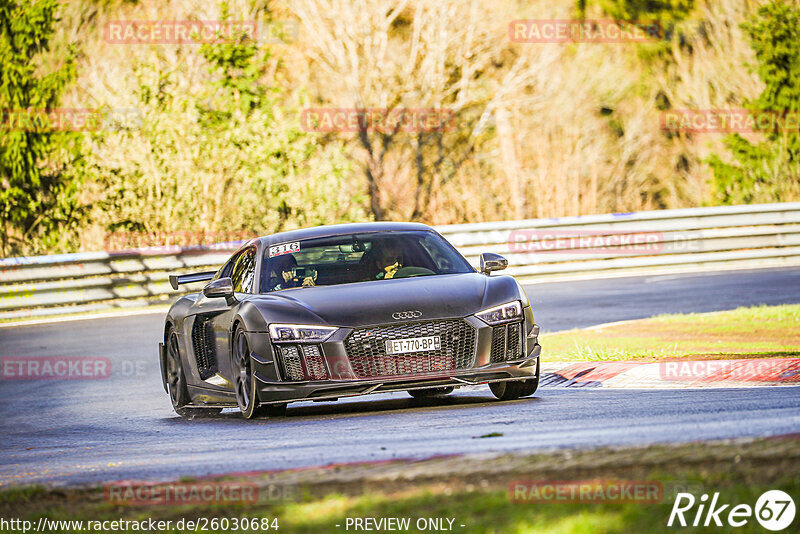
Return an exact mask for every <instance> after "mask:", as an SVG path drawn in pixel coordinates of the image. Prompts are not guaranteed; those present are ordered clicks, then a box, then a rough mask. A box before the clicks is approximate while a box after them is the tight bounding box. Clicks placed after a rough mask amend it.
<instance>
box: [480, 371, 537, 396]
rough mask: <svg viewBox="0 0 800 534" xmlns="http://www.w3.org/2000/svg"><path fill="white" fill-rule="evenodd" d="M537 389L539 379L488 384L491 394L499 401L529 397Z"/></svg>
mask: <svg viewBox="0 0 800 534" xmlns="http://www.w3.org/2000/svg"><path fill="white" fill-rule="evenodd" d="M538 388H539V377H538V376H537V377H536V378H534V379H532V380H520V381H517V382H494V383H492V384H489V389H491V390H492V394H493V395H494V396H495V397H497V398H498V399H499V400H514V399H519V398H522V397H529V396H530V395H533V394H534V393H536V390H537V389H538Z"/></svg>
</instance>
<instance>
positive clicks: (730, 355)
mask: <svg viewBox="0 0 800 534" xmlns="http://www.w3.org/2000/svg"><path fill="white" fill-rule="evenodd" d="M798 325H800V305H796V304H791V305H782V306H757V307H750V308H737V309H735V310H730V311H724V312H713V313H690V314H676V315H660V316H656V317H653V318H650V319H642V320H640V321H631V322H628V323H624V324H618V325H610V326H606V327H601V328H594V329H583V330H570V331H567V332H559V333H554V334H542V335H541V344H542V347H543V351H544V353H545V354H546V359H547V360H548V361H595V360H608V361H615V360H644V361H658V360H661V359H664V358H690V359H735V358H778V357H780V358H796V357H800V327H799V326H798Z"/></svg>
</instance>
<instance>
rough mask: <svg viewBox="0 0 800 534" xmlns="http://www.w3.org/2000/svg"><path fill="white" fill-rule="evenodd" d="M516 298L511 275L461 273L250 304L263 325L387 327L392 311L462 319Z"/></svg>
mask: <svg viewBox="0 0 800 534" xmlns="http://www.w3.org/2000/svg"><path fill="white" fill-rule="evenodd" d="M516 298H520V296H519V290H518V285H517V283H516V282H515V281H514V279H513V278H511V277H508V276H497V277H487V276H485V275H483V274H479V273H464V274H449V275H438V276H423V277H415V278H403V279H396V280H378V281H374V282H360V283H352V284H342V285H337V286H319V287H310V288H297V289H288V290H284V291H278V292H274V293H270V294H268V295H259V296H258V297H257V299H256V300H254V301H253V304H255V305H256V306H257V307H258V308H259V309H260V311H261V314H262V316H263V317H264V319H265V321H266V322H267V323H272V322H298V323H300V322H305V323H308V322H311V323H323V324H329V325H334V326H352V327H355V326H365V325H373V324H382V323H391V322H393V321H396V320H398V319H395V318H393V317H392V314H394V313H397V312H412V311H413V312H419V313H420V314H421V315H419V316H417V314H416V313H414V314H413V315H414V316H411V317H402V318H401V319H400V320H414V319H418V320H423V321H424V320H429V319H440V318H450V317H464V316H467V315H470V314H473V313H475V312H477V311H480V310H482V309H484V308H486V307H489V306H492V305H495V304H501V303H503V302H507V301H508V300H514V299H516Z"/></svg>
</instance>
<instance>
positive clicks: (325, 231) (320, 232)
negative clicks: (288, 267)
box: [258, 222, 435, 246]
mask: <svg viewBox="0 0 800 534" xmlns="http://www.w3.org/2000/svg"><path fill="white" fill-rule="evenodd" d="M403 230H423V231H428V232H435V230H434V229H433V228H431V227H430V226H428V225H427V224H422V223H412V222H368V223H348V224H330V225H327V226H316V227H314V228H303V229H301V230H289V231H288V232H279V233H277V234H272V235H268V236H264V237H260V238H258V240H259V241H261V244H262V245H263V246H271V245H277V244H279V243H291V242H293V241H302V240H303V239H314V238H317V237H333V236H337V235H347V234H360V233H368V232H392V231H403Z"/></svg>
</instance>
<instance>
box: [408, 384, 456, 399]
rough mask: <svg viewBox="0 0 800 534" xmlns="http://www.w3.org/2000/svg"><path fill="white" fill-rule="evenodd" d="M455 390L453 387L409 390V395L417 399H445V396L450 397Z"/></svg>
mask: <svg viewBox="0 0 800 534" xmlns="http://www.w3.org/2000/svg"><path fill="white" fill-rule="evenodd" d="M455 389H456V388H454V387H452V386H448V387H441V388H425V389H409V390H408V394H409V395H411V396H412V397H414V398H415V399H427V398H429V397H443V396H445V395H449V394H450V393H452V392H453V391H455Z"/></svg>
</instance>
